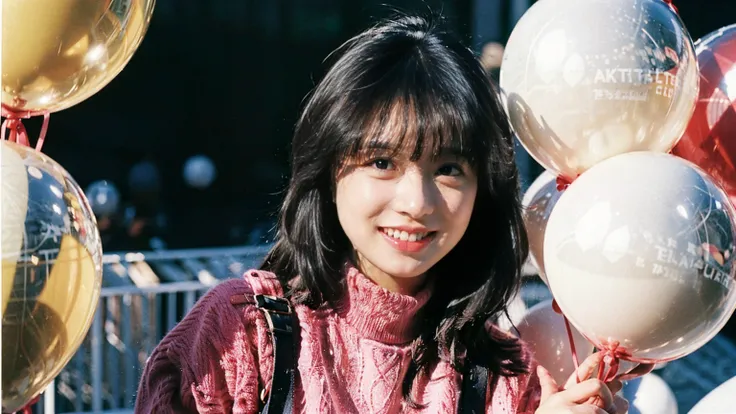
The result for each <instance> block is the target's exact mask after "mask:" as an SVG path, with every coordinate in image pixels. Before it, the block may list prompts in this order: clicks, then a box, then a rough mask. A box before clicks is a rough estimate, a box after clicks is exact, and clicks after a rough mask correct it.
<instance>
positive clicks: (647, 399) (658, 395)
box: [623, 374, 678, 414]
mask: <svg viewBox="0 0 736 414" xmlns="http://www.w3.org/2000/svg"><path fill="white" fill-rule="evenodd" d="M623 396H624V398H626V400H627V401H629V412H628V414H677V411H678V409H677V399H676V398H675V393H673V392H672V389H671V388H670V386H669V385H667V383H666V382H665V381H664V380H663V379H662V378H660V377H658V376H657V375H656V374H647V375H644V376H643V377H640V378H636V379H634V380H631V381H628V382H627V383H626V384H625V385H624V389H623Z"/></svg>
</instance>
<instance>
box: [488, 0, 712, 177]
mask: <svg viewBox="0 0 736 414" xmlns="http://www.w3.org/2000/svg"><path fill="white" fill-rule="evenodd" d="M500 85H501V87H502V88H503V89H504V90H505V92H506V94H507V96H508V100H507V102H506V109H507V111H508V113H509V118H510V121H511V124H512V126H513V128H514V130H515V131H516V133H517V134H518V136H519V140H520V141H521V143H522V144H523V145H524V147H525V148H526V149H527V151H529V153H530V154H531V155H532V156H533V157H534V158H535V159H536V160H537V161H538V162H539V163H540V164H541V165H542V166H544V167H545V168H546V169H548V170H551V171H552V172H553V173H555V174H557V175H561V176H563V177H565V178H567V179H568V181H572V180H573V179H574V178H576V177H577V176H578V175H579V174H581V173H582V172H584V171H586V170H587V169H589V168H590V167H592V166H593V165H595V164H596V163H598V162H600V161H602V160H604V159H607V158H610V157H612V156H614V155H617V154H622V153H626V152H630V151H657V152H667V151H669V150H670V149H671V148H672V146H673V145H674V144H675V142H676V141H677V140H678V139H679V138H680V136H681V135H682V133H683V131H684V130H685V127H686V125H687V121H688V119H689V118H690V116H691V114H692V111H693V108H694V105H695V100H696V98H697V94H698V68H697V66H696V62H695V52H694V49H693V44H692V40H691V38H690V36H689V34H688V33H687V30H686V29H685V27H684V25H683V23H682V21H681V20H680V18H679V17H678V16H677V14H676V13H675V12H674V11H673V10H672V9H671V8H670V7H669V6H668V5H667V4H666V3H665V2H663V1H661V0H619V1H608V0H541V1H538V2H536V3H535V4H534V5H533V6H532V7H531V8H529V10H527V12H526V13H525V14H524V16H523V17H522V18H521V20H519V22H518V23H517V24H516V26H515V27H514V30H513V32H512V33H511V36H510V37H509V41H508V43H507V45H506V50H505V52H504V57H503V63H502V65H501V78H500Z"/></svg>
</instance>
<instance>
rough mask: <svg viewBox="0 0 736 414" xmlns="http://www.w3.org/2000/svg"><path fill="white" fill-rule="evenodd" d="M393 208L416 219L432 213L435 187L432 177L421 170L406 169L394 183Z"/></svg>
mask: <svg viewBox="0 0 736 414" xmlns="http://www.w3.org/2000/svg"><path fill="white" fill-rule="evenodd" d="M395 191H396V193H395V194H394V203H393V204H394V210H395V211H396V212H398V213H401V214H403V215H406V216H409V217H411V218H414V219H417V218H420V217H423V216H427V215H429V214H432V212H434V209H435V205H436V197H437V194H436V193H437V191H438V189H437V187H436V186H435V184H434V180H433V179H432V177H426V176H425V174H422V172H421V171H407V172H406V173H405V174H404V175H403V176H402V177H401V179H400V180H399V182H398V183H397V185H396V190H395Z"/></svg>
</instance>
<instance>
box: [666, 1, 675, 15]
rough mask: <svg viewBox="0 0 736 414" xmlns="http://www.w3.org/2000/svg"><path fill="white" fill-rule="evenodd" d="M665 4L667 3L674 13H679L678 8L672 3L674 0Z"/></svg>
mask: <svg viewBox="0 0 736 414" xmlns="http://www.w3.org/2000/svg"><path fill="white" fill-rule="evenodd" d="M663 1H664V2H665V3H667V5H668V6H670V8H671V9H672V11H673V12H675V13H677V7H676V6H675V4H674V3H673V2H672V0H663Z"/></svg>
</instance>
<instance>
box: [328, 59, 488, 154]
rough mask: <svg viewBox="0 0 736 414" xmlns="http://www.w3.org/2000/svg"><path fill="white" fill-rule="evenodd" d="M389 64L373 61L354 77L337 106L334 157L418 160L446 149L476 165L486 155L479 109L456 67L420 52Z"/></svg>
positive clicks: (449, 152) (475, 99)
mask: <svg viewBox="0 0 736 414" xmlns="http://www.w3.org/2000/svg"><path fill="white" fill-rule="evenodd" d="M385 59H390V56H389V57H388V58H385ZM394 59H395V58H394ZM390 63H391V64H392V65H388V62H385V63H384V64H381V62H377V63H376V64H375V65H373V67H372V68H371V69H373V70H368V71H365V72H363V73H361V74H360V75H358V76H357V79H356V78H354V81H353V82H351V83H352V85H350V86H351V88H350V89H349V90H347V91H346V93H345V94H344V95H343V97H342V98H341V100H342V101H343V102H342V105H336V107H339V108H340V109H339V111H340V112H341V113H335V114H334V117H331V118H333V119H335V120H339V123H340V128H337V130H338V131H340V132H339V136H338V137H336V140H337V148H336V150H337V152H336V154H335V155H336V160H338V161H339V160H355V159H364V158H367V157H372V156H377V155H381V156H387V155H388V156H391V157H397V156H404V157H408V158H409V159H410V160H411V161H417V160H419V159H420V158H422V157H430V158H432V159H436V158H438V157H440V156H443V155H448V154H449V155H454V156H457V157H460V158H463V159H465V160H467V161H468V163H469V164H470V165H471V166H472V167H473V168H476V167H477V160H478V159H483V157H484V156H485V154H484V151H483V149H484V147H485V145H483V144H482V140H483V138H482V137H479V136H478V135H480V134H479V133H478V131H479V130H480V129H481V128H480V127H479V125H477V122H482V120H481V118H482V116H483V114H482V113H481V112H482V111H480V110H479V109H478V108H480V107H481V105H480V103H479V102H477V99H478V98H477V93H476V92H474V91H473V90H472V87H471V85H470V84H469V82H468V81H467V80H466V79H465V78H463V77H462V76H460V75H459V73H461V70H460V68H457V70H452V69H455V68H451V67H449V68H448V67H447V66H448V62H435V63H432V62H428V61H427V59H426V58H425V59H423V58H422V56H421V53H415V54H408V56H407V54H405V55H404V56H403V59H401V60H399V61H393V62H390ZM387 66H389V67H387ZM450 66H452V64H450ZM440 67H444V70H440V69H439V68H440ZM455 73H457V75H455ZM336 167H337V168H340V166H339V165H336Z"/></svg>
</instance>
